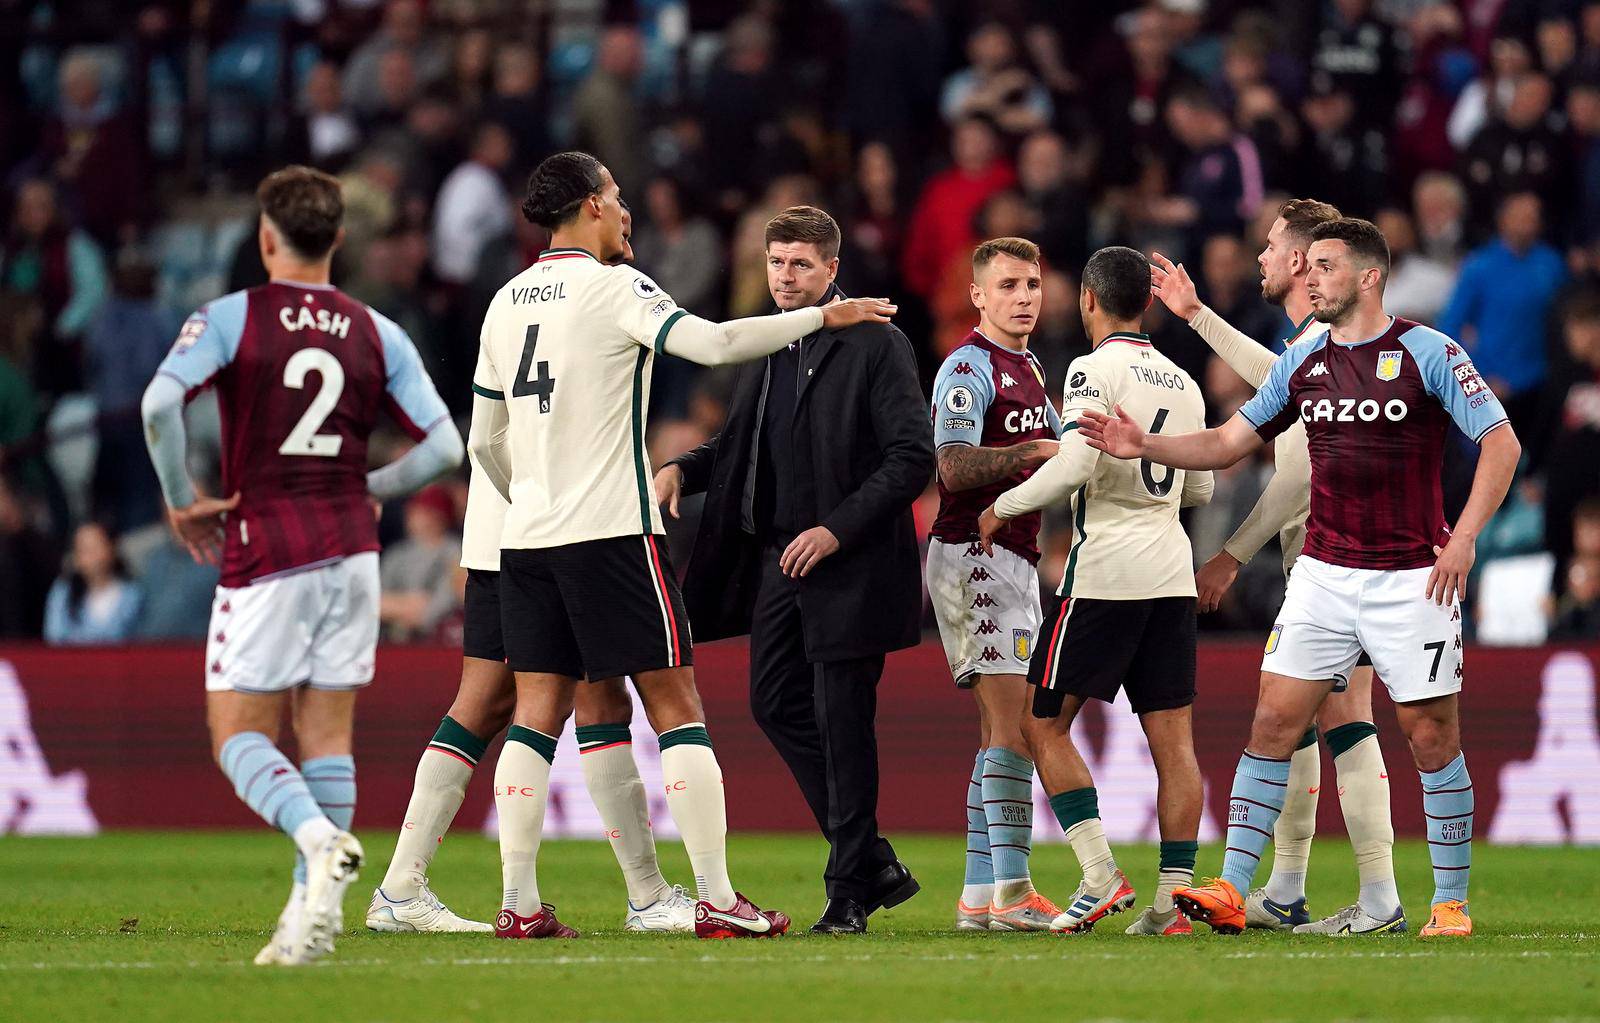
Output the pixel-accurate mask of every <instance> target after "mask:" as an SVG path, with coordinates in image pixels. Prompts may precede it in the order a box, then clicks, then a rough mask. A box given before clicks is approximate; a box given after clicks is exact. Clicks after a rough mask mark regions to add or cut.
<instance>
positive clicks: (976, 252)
mask: <svg viewBox="0 0 1600 1023" xmlns="http://www.w3.org/2000/svg"><path fill="white" fill-rule="evenodd" d="M1001 255H1005V256H1011V257H1012V258H1014V259H1020V260H1022V261H1023V262H1024V263H1037V262H1039V246H1037V245H1035V244H1034V243H1033V242H1030V241H1029V240H1028V239H1026V238H990V239H989V240H988V241H986V242H983V243H981V244H980V245H979V246H978V247H977V248H975V249H973V250H972V276H973V277H977V276H978V271H979V270H982V269H983V268H984V267H986V266H988V265H989V264H990V263H993V262H994V257H996V256H1001Z"/></svg>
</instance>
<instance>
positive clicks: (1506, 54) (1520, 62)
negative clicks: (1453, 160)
mask: <svg viewBox="0 0 1600 1023" xmlns="http://www.w3.org/2000/svg"><path fill="white" fill-rule="evenodd" d="M1533 70H1534V65H1533V53H1532V51H1530V50H1529V49H1528V44H1527V43H1526V42H1524V41H1523V40H1522V38H1521V37H1519V36H1515V35H1506V36H1500V37H1499V38H1497V39H1495V40H1494V41H1493V42H1492V43H1491V44H1490V45H1489V66H1488V68H1487V69H1486V70H1485V71H1484V73H1483V74H1481V75H1479V76H1478V77H1477V78H1474V79H1473V80H1472V81H1470V82H1468V83H1467V84H1466V86H1465V87H1463V88H1462V90H1461V95H1460V96H1459V97H1457V99H1456V104H1455V107H1454V108H1453V109H1452V110H1451V111H1450V120H1449V121H1448V122H1447V124H1446V137H1448V138H1449V140H1450V144H1451V145H1452V146H1454V147H1455V148H1456V149H1457V150H1463V149H1466V148H1467V146H1469V145H1471V144H1472V140H1473V139H1474V138H1476V137H1477V135H1478V133H1479V132H1480V131H1482V130H1483V129H1484V127H1485V126H1486V125H1487V124H1488V123H1489V122H1490V121H1491V120H1493V119H1494V118H1497V117H1500V116H1502V115H1503V114H1504V113H1505V111H1506V108H1507V107H1509V106H1510V105H1511V97H1512V96H1513V95H1514V94H1515V92H1516V89H1517V83H1518V82H1519V81H1521V80H1522V78H1523V76H1525V75H1527V74H1528V73H1530V72H1531V71H1533Z"/></svg>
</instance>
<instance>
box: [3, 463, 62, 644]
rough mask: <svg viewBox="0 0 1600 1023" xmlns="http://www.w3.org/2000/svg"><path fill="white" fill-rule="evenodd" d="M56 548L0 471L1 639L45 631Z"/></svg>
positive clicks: (33, 635)
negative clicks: (45, 614) (47, 603)
mask: <svg viewBox="0 0 1600 1023" xmlns="http://www.w3.org/2000/svg"><path fill="white" fill-rule="evenodd" d="M56 550H57V549H56V546H55V542H54V541H53V540H51V539H50V537H49V536H48V535H47V534H46V533H45V532H44V531H43V530H41V529H40V528H39V527H38V525H37V524H36V523H35V521H34V513H33V509H31V508H30V507H29V506H28V502H27V500H26V498H25V497H24V495H23V494H22V493H21V492H20V491H19V490H18V489H17V487H16V485H15V484H14V483H13V481H12V480H11V479H10V478H9V474H0V639H38V638H39V637H40V636H41V635H43V634H44V605H45V597H46V594H47V593H48V592H49V589H50V582H51V580H52V579H54V578H55V576H56V573H57V572H59V571H60V569H61V559H60V556H59V555H58V554H57V553H56Z"/></svg>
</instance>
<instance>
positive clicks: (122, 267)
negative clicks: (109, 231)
mask: <svg viewBox="0 0 1600 1023" xmlns="http://www.w3.org/2000/svg"><path fill="white" fill-rule="evenodd" d="M112 281H113V286H114V290H113V293H112V296H111V300H110V301H108V302H107V303H106V304H105V307H104V308H103V309H101V311H100V314H99V315H98V316H96V317H95V320H94V323H93V325H92V326H91V327H90V328H89V332H88V334H87V335H86V337H85V338H84V359H85V363H86V366H85V369H86V376H87V377H88V381H89V390H90V392H91V393H92V394H93V395H94V397H95V403H96V404H97V405H98V406H99V411H100V419H99V427H100V430H99V433H100V449H99V454H98V455H97V457H96V460H95V484H94V498H95V514H96V515H97V516H98V517H100V518H102V519H104V520H105V521H106V522H107V524H108V525H109V526H110V527H111V528H112V529H114V530H116V531H117V532H118V533H119V534H120V533H126V532H128V531H129V530H131V529H137V528H138V527H140V526H143V525H146V524H147V523H150V522H153V521H155V519H156V517H157V508H158V503H159V502H158V500H157V498H158V497H159V495H160V489H159V487H158V485H157V482H156V477H155V472H154V471H153V470H152V469H151V467H150V458H149V455H148V454H147V453H146V451H145V444H144V428H143V426H142V425H141V423H140V419H139V401H140V399H141V398H142V397H143V395H144V389H145V387H146V386H148V385H149V383H150V379H151V377H153V376H155V373H156V368H157V367H158V366H160V365H161V360H162V359H163V358H165V357H166V354H167V350H168V349H169V348H171V347H172V342H173V340H174V339H175V338H176V337H177V336H178V328H179V327H180V326H181V325H182V321H181V320H180V319H179V318H178V317H177V316H175V315H173V313H172V312H170V311H169V310H167V309H165V308H163V307H162V306H161V305H160V303H158V302H157V301H156V271H155V267H153V266H152V265H150V262H149V260H147V259H145V258H144V257H143V256H142V255H141V254H140V253H138V252H137V251H135V250H132V249H127V250H124V252H123V255H122V257H121V258H119V259H118V261H117V268H116V271H115V273H114V274H113V277H112Z"/></svg>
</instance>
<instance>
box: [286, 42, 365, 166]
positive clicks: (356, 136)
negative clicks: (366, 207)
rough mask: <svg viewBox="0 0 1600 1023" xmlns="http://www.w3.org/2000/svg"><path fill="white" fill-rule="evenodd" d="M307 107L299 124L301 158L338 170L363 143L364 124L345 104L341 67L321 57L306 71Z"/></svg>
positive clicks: (314, 164)
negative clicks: (340, 76)
mask: <svg viewBox="0 0 1600 1023" xmlns="http://www.w3.org/2000/svg"><path fill="white" fill-rule="evenodd" d="M304 107H305V111H304V113H303V114H302V115H301V116H300V119H299V121H298V122H297V124H296V130H297V131H298V133H299V136H300V137H299V139H298V141H297V143H296V145H295V149H296V151H297V155H298V158H299V159H301V160H303V161H305V162H307V163H309V164H311V165H312V166H314V167H320V168H321V169H323V170H338V169H340V168H341V167H343V165H344V161H345V160H346V159H347V158H348V157H349V156H350V155H351V154H352V153H354V152H355V151H356V150H357V149H358V148H360V146H361V126H360V124H359V123H357V121H356V117H355V114H354V113H352V112H351V110H350V108H349V107H348V106H346V105H345V102H344V93H343V86H342V85H341V84H340V81H339V69H338V68H336V67H334V65H333V64H332V63H331V62H329V61H325V60H324V61H318V62H317V63H316V64H313V65H312V66H311V71H310V73H309V74H307V75H306V89H305V98H304Z"/></svg>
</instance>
